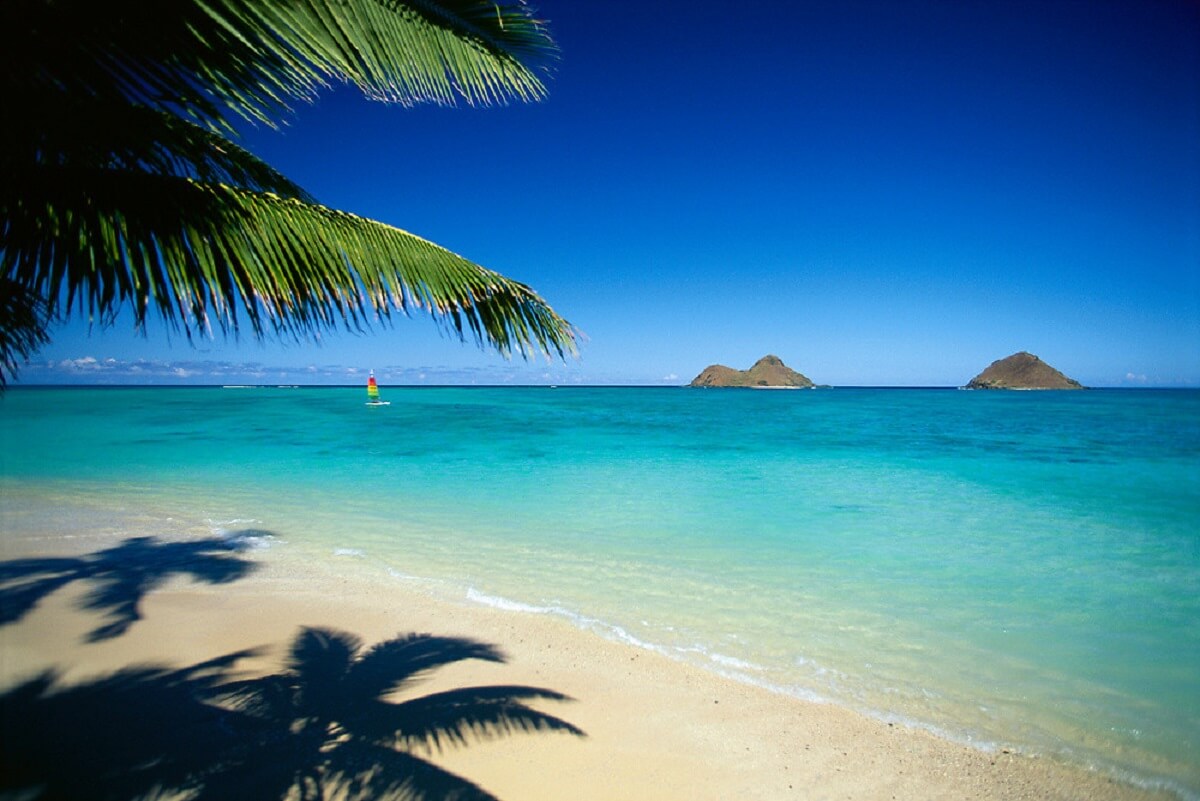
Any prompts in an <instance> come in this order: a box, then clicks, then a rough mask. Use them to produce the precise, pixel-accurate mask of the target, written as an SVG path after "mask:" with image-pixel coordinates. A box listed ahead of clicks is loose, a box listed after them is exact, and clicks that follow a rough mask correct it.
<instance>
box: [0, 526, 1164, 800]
mask: <svg viewBox="0 0 1200 801" xmlns="http://www.w3.org/2000/svg"><path fill="white" fill-rule="evenodd" d="M45 533H46V534H47V535H50V536H49V538H47V539H44V540H39V539H31V538H26V539H24V540H19V541H18V542H15V543H14V542H7V541H6V542H5V552H4V554H3V556H4V560H5V561H10V560H13V559H16V558H21V557H33V556H61V555H65V554H67V553H77V554H83V553H90V552H92V551H94V550H95V548H94V547H93V546H94V545H95V544H96V542H95V541H103V540H104V539H106V538H107V537H110V536H112V535H103V536H101V535H97V536H95V537H84V538H79V539H78V540H73V541H68V540H66V539H57V540H55V539H53V537H52V532H45ZM119 539H121V538H120V537H113V541H114V542H115V541H117V540H119ZM48 546H52V547H48ZM273 550H274V549H267V550H265V551H249V552H247V553H246V555H247V558H249V559H251V560H253V561H254V562H255V563H257V564H258V565H259V567H258V569H256V570H255V571H253V572H251V573H250V574H249V575H247V576H244V577H241V578H239V579H238V580H236V581H231V582H229V583H222V584H205V583H198V582H196V581H194V580H191V579H189V578H185V577H178V576H177V577H174V578H171V579H169V580H168V581H167V582H166V583H165V584H163V585H162V586H160V587H158V588H156V589H155V590H153V591H152V592H149V593H148V594H146V595H145V596H144V597H143V598H142V599H141V611H142V619H140V620H138V621H136V622H134V623H133V624H132V625H130V626H129V627H128V629H127V630H126V631H125V632H124V633H123V634H121V635H120V636H117V637H113V638H111V639H106V640H103V641H98V642H91V643H89V642H87V641H86V640H87V636H88V632H89V631H90V630H92V629H93V627H94V626H95V625H96V623H97V615H96V613H95V612H85V611H80V609H79V606H80V603H81V601H82V600H83V594H84V592H85V591H86V590H87V589H88V588H87V586H86V585H87V584H88V582H83V581H79V582H74V583H73V584H72V585H70V586H67V587H65V588H63V589H61V590H59V591H57V592H54V593H52V594H50V595H48V596H47V597H45V598H44V600H43V601H42V603H41V604H39V605H38V606H37V607H36V608H34V609H33V610H32V611H31V612H29V613H28V614H27V615H26V616H25V617H24V618H23V619H21V620H20V621H18V622H17V623H14V624H11V625H8V626H5V627H4V628H3V629H0V643H2V644H3V649H2V659H0V668H2V669H0V674H2V676H0V678H2V680H3V685H4V688H5V689H7V688H9V687H11V686H12V685H13V683H14V681H16V680H18V679H20V678H24V677H28V676H30V675H31V674H33V673H36V672H37V671H39V670H43V669H46V668H48V667H53V668H56V669H59V670H61V671H62V679H63V681H65V682H67V683H68V684H70V683H74V682H80V681H85V680H87V679H89V678H92V677H95V676H97V675H99V674H104V673H107V672H112V671H116V670H120V669H122V668H126V667H128V666H129V665H132V664H138V663H146V662H158V663H168V664H172V665H174V666H177V667H178V666H183V665H189V664H195V663H198V662H200V661H202V660H206V659H212V658H214V657H217V656H220V655H222V654H228V653H231V652H233V651H236V650H239V649H243V648H252V647H260V646H267V647H268V650H267V652H266V653H265V654H264V655H262V656H259V657H254V658H252V659H249V660H245V661H244V664H239V667H240V668H243V669H247V670H250V671H259V672H272V671H275V670H278V669H279V666H280V660H281V659H282V658H283V656H284V655H285V653H286V646H287V644H288V642H289V641H290V640H291V638H292V637H293V636H294V635H295V633H296V632H297V631H298V629H299V627H301V626H320V627H329V628H333V629H339V630H343V631H348V632H351V633H353V634H354V635H356V636H357V637H360V638H361V639H362V640H363V641H364V642H365V643H366V644H368V645H369V644H372V643H376V642H380V641H383V640H386V639H389V638H391V637H395V636H397V635H398V634H402V633H408V632H427V633H430V634H433V635H437V636H447V637H464V638H471V639H473V640H477V641H481V642H484V643H489V644H492V645H495V646H497V647H498V648H499V649H501V650H502V651H503V652H504V653H505V654H506V655H507V661H506V662H505V663H503V664H496V663H491V662H476V661H470V662H460V663H456V664H453V665H449V666H447V667H445V668H443V669H441V670H438V671H437V672H436V673H434V674H433V675H432V676H431V677H430V679H429V680H428V681H426V682H424V683H422V684H421V685H419V686H418V687H417V688H416V692H417V693H418V694H424V693H429V692H435V691H439V690H451V689H454V688H456V687H457V688H461V687H467V686H475V685H500V684H502V685H514V684H515V685H531V686H535V687H541V688H547V689H549V690H553V691H555V692H557V693H562V694H564V695H566V696H569V697H571V698H573V699H574V701H571V702H549V701H547V702H541V701H539V702H537V703H536V704H535V705H534V706H535V707H536V708H537V709H539V710H540V711H542V712H544V713H546V714H549V715H554V716H557V717H559V718H561V719H563V720H565V721H567V722H569V723H570V724H572V725H574V726H577V727H579V728H580V729H582V730H583V731H584V732H586V735H587V736H586V737H575V736H571V735H568V734H564V733H560V732H556V733H540V732H534V733H519V734H514V735H513V736H510V737H501V738H494V739H493V738H487V737H483V738H478V737H476V738H468V743H467V746H466V747H461V748H452V749H448V750H445V751H442V752H441V753H438V754H429V755H426V754H424V752H421V753H422V755H423V756H428V758H429V759H430V760H431V761H433V762H434V763H435V764H437V765H439V766H441V767H442V768H444V769H446V770H449V771H451V772H453V773H455V774H458V775H460V776H463V777H466V778H468V779H469V780H471V781H473V782H476V783H478V784H479V785H480V786H482V787H483V788H485V789H486V790H487V791H489V792H491V793H494V794H495V795H497V796H498V797H500V798H510V799H513V798H528V799H538V798H560V797H563V796H565V795H568V794H569V795H571V796H573V797H580V798H584V799H588V798H596V799H599V798H607V799H611V798H617V799H620V798H628V799H635V798H646V797H678V798H695V799H709V798H712V799H717V798H730V797H743V798H786V797H795V798H826V797H829V798H834V797H839V798H845V797H850V798H868V799H873V798H881V799H888V798H897V799H913V800H914V801H916V799H931V798H945V799H951V798H966V797H970V798H983V799H991V798H995V799H1001V798H1020V797H1037V798H1050V799H1085V798H1087V799H1130V800H1131V801H1132V799H1170V798H1178V797H1179V796H1178V795H1176V794H1175V793H1172V792H1169V791H1167V790H1161V789H1146V788H1142V787H1138V786H1135V785H1133V784H1128V783H1124V782H1122V781H1120V780H1118V779H1116V778H1115V777H1111V776H1109V775H1107V774H1105V773H1102V772H1099V771H1093V770H1089V769H1087V768H1085V767H1080V766H1072V765H1068V764H1064V763H1061V762H1059V761H1057V760H1053V759H1049V758H1043V757H1037V756H1025V755H1021V754H1018V753H1013V752H1010V751H1008V750H1000V751H996V752H988V751H984V750H980V749H978V748H973V747H971V746H969V745H964V744H961V743H956V742H953V741H952V740H949V739H945V738H942V737H939V736H936V735H935V734H933V733H930V732H928V731H926V730H924V729H921V728H916V727H911V726H906V725H902V724H899V723H895V722H887V721H885V720H882V719H878V718H874V717H870V716H867V715H864V714H861V713H858V712H855V711H853V710H851V709H848V708H845V707H842V706H836V705H834V704H831V703H821V702H816V701H811V700H805V699H802V698H799V697H796V696H794V695H786V694H781V693H779V692H777V691H772V690H770V689H766V688H764V687H760V686H756V685H753V684H750V683H746V682H741V681H738V680H737V679H734V678H730V677H727V676H721V675H718V674H717V673H714V672H711V671H707V670H705V669H703V668H701V667H699V666H695V665H691V664H687V663H684V662H681V661H677V660H674V659H672V658H670V657H669V656H666V655H664V654H662V653H659V652H657V651H655V650H651V649H647V648H640V647H637V646H635V645H632V644H627V643H621V642H616V641H614V640H612V639H610V638H607V637H604V636H602V635H600V634H598V633H595V632H589V631H585V630H583V629H581V628H579V627H578V626H577V625H575V624H573V623H572V622H571V621H569V620H567V619H565V618H560V617H558V616H552V615H545V614H537V613H534V612H529V611H519V610H512V609H503V608H499V607H498V606H496V605H484V604H481V603H477V602H472V601H470V600H469V599H467V598H463V599H462V600H461V601H454V600H452V599H450V598H447V597H434V593H432V592H429V591H427V590H422V589H421V588H420V587H419V585H408V582H405V581H401V580H397V581H395V582H392V583H389V584H388V585H387V586H386V588H385V589H384V591H381V584H380V582H378V581H376V580H373V578H372V576H371V575H370V571H368V570H364V569H362V567H363V566H362V565H361V564H353V563H347V562H343V561H341V560H336V559H335V560H333V561H332V562H329V563H324V564H322V563H317V562H313V563H310V564H305V563H304V562H303V561H302V560H297V559H287V558H282V555H281V554H278V553H272V551H273ZM51 551H60V553H51Z"/></svg>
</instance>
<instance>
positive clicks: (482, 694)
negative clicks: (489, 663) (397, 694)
mask: <svg viewBox="0 0 1200 801" xmlns="http://www.w3.org/2000/svg"><path fill="white" fill-rule="evenodd" d="M537 700H547V701H570V700H571V699H570V698H569V697H567V696H565V695H563V694H562V693H558V692H554V691H553V690H546V689H542V688H540V687H525V686H519V685H495V686H489V687H463V688H461V689H455V690H449V691H446V692H441V693H433V694H431V695H425V696H422V697H420V698H415V699H413V700H410V701H405V702H403V703H400V704H394V705H391V704H387V705H380V706H381V707H383V706H390V707H392V708H391V709H386V710H385V709H379V710H377V711H376V712H375V713H374V714H364V715H362V716H361V717H358V718H356V719H355V720H354V721H353V728H352V731H353V733H355V734H360V735H364V736H371V737H374V738H378V740H377V741H381V742H389V741H394V742H395V743H396V744H397V745H400V746H401V747H405V748H412V747H414V746H422V747H427V748H431V749H435V750H436V749H441V748H443V747H446V746H463V745H468V744H469V743H470V741H471V740H472V739H488V738H493V737H501V736H507V735H510V734H520V733H530V732H538V731H546V732H564V733H567V734H573V735H575V736H576V737H584V736H586V735H585V733H584V732H583V730H581V729H579V728H578V727H577V726H575V725H573V724H571V723H568V722H567V721H565V720H563V719H562V718H558V717H555V716H554V715H548V714H546V713H544V712H539V711H538V710H536V709H533V708H532V707H529V706H526V705H525V702H526V701H537ZM348 727H349V726H348ZM383 727H390V728H391V731H390V732H386V731H383Z"/></svg>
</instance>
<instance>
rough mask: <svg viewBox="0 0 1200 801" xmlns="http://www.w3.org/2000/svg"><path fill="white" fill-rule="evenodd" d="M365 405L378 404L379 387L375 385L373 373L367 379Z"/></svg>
mask: <svg viewBox="0 0 1200 801" xmlns="http://www.w3.org/2000/svg"><path fill="white" fill-rule="evenodd" d="M367 403H379V385H378V384H376V383H375V371H374V370H372V371H371V375H370V377H369V378H368V379H367Z"/></svg>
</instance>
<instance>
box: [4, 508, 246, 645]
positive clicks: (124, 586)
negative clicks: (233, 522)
mask: <svg viewBox="0 0 1200 801" xmlns="http://www.w3.org/2000/svg"><path fill="white" fill-rule="evenodd" d="M264 535H266V532H261V531H241V532H237V533H235V534H234V535H232V536H230V537H223V538H222V537H210V538H206V539H202V540H193V541H187V542H170V541H163V540H159V539H157V538H155V537H131V538H129V539H127V540H125V541H124V542H122V543H121V544H120V545H117V546H115V547H112V548H107V549H105V550H103V551H97V552H96V553H92V554H87V555H86V556H79V557H65V558H41V559H39V558H34V559H14V560H11V561H8V562H4V563H0V624H7V623H15V622H17V621H19V620H20V619H21V618H23V617H24V616H25V615H27V614H29V613H30V612H31V611H33V609H34V607H36V606H37V605H38V604H39V603H41V601H42V600H43V599H44V598H46V597H47V596H48V595H50V594H51V593H53V592H55V591H57V590H59V589H61V588H63V587H65V586H67V585H68V584H71V583H72V582H75V581H87V582H90V583H91V584H92V585H93V586H92V588H91V589H90V590H89V591H88V593H87V595H85V596H84V598H83V599H82V601H81V605H82V607H83V608H84V609H87V610H89V611H96V612H100V613H102V614H104V615H105V616H106V617H107V618H109V621H108V622H107V623H104V624H102V625H100V626H97V627H96V628H95V629H93V630H92V631H91V632H90V633H89V634H88V637H87V640H88V642H98V641H100V640H107V639H111V638H113V637H117V636H120V635H121V634H124V633H125V632H126V631H127V630H128V629H129V627H130V626H132V625H133V624H134V623H135V622H137V621H138V620H141V618H142V612H141V603H142V599H143V598H144V597H145V596H146V595H147V593H149V592H151V591H152V590H154V589H156V588H157V587H159V586H161V585H162V584H163V583H164V582H166V581H167V580H168V579H170V578H173V577H174V576H180V575H185V576H190V577H191V578H193V579H195V580H197V581H203V582H206V583H208V584H227V583H229V582H231V581H236V580H238V579H240V578H244V577H245V576H247V575H249V574H250V573H251V571H253V570H254V568H255V565H254V563H252V562H249V561H247V560H246V559H243V558H241V557H239V556H237V554H238V553H240V552H241V551H244V550H245V549H246V547H247V544H246V543H247V541H248V539H249V538H250V537H257V536H264Z"/></svg>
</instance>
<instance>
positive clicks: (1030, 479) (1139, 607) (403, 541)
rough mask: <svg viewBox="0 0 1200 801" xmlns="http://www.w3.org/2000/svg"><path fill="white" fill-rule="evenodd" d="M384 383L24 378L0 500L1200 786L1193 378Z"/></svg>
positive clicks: (2, 426)
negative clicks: (851, 383) (113, 520)
mask: <svg viewBox="0 0 1200 801" xmlns="http://www.w3.org/2000/svg"><path fill="white" fill-rule="evenodd" d="M383 393H384V396H385V397H386V398H387V399H389V400H391V402H392V405H391V406H388V407H383V408H367V407H365V406H364V405H363V402H362V401H363V400H364V393H363V390H361V389H330V388H320V389H315V388H314V389H238V390H232V389H229V390H224V389H219V388H203V389H180V388H170V389H167V388H158V389H146V388H136V389H133V388H130V389H125V388H121V389H71V390H62V389H54V390H50V389H44V390H43V389H27V388H16V389H12V390H10V391H9V392H8V393H6V394H5V395H4V396H3V398H2V399H0V443H2V444H3V457H2V462H0V465H2V471H0V477H2V478H3V481H4V485H3V486H4V488H5V492H4V499H3V509H4V511H5V512H6V514H5V517H4V518H3V519H5V520H7V521H10V522H11V523H12V525H13V526H16V525H17V524H16V523H15V522H12V521H17V520H19V519H20V517H19V515H17V514H16V512H17V511H18V510H20V509H21V508H23V507H22V504H26V505H28V504H29V503H36V502H37V498H38V497H39V493H41V492H43V491H45V490H47V489H49V490H54V489H55V488H58V489H59V490H61V491H65V492H67V493H69V494H76V495H79V496H81V497H82V496H88V497H91V498H97V497H103V498H108V499H109V500H111V501H113V502H114V508H117V507H120V508H121V509H126V510H137V511H138V513H139V514H140V515H141V517H140V518H139V523H138V525H147V520H146V517H147V515H148V516H149V520H150V521H151V523H152V521H153V519H154V515H156V514H157V515H168V514H181V513H182V514H191V515H194V516H196V517H197V518H198V519H197V522H198V523H199V522H203V521H202V520H200V519H199V518H204V519H209V520H234V519H237V520H243V521H244V520H253V521H255V524H256V525H258V526H260V527H262V528H265V529H268V530H270V531H272V532H275V533H277V534H278V535H279V537H280V539H281V541H283V542H284V543H285V544H284V545H282V546H281V547H283V548H294V549H297V550H302V551H304V552H305V553H311V554H318V555H321V557H322V558H324V557H327V558H329V559H345V558H347V557H350V558H353V559H358V560H362V561H365V562H369V563H370V564H372V565H384V566H386V567H387V568H388V569H389V570H391V571H393V573H394V574H395V576H397V580H402V577H413V576H416V577H423V578H430V579H437V580H439V581H441V582H444V583H445V584H446V585H448V586H453V587H458V588H463V589H464V590H465V591H467V592H469V593H470V595H471V597H473V598H475V599H476V600H478V601H479V602H481V603H495V604H509V605H519V606H521V607H522V608H526V609H528V610H529V611H531V612H542V613H550V614H560V615H566V616H568V617H570V618H571V619H573V620H574V621H576V622H577V623H578V624H579V625H581V626H585V627H588V628H593V629H596V630H598V631H600V632H601V633H604V634H606V635H607V636H615V637H622V638H626V639H630V640H633V641H636V642H638V643H641V644H643V645H644V646H646V647H652V648H655V649H658V650H662V651H664V652H666V653H669V654H671V655H673V656H676V657H678V658H681V659H687V660H689V661H693V662H696V663H699V664H702V665H704V666H706V667H708V668H710V669H713V670H718V671H721V672H723V673H727V674H729V675H733V676H736V677H738V678H741V679H743V680H747V681H754V682H758V683H761V684H765V685H768V686H771V687H774V688H778V689H781V690H783V691H785V692H790V693H794V694H798V695H802V696H805V697H815V698H822V699H828V700H832V701H835V702H838V703H843V704H847V705H849V706H852V707H854V708H857V709H861V710H864V711H867V712H869V713H871V714H876V715H879V716H882V717H885V718H888V719H895V720H902V721H905V722H909V723H913V724H916V725H922V726H926V727H929V728H932V729H934V730H937V731H939V732H941V733H943V734H946V735H948V736H951V737H954V738H957V739H960V740H963V741H969V742H973V743H976V744H979V745H982V746H985V747H986V746H994V745H1000V744H1003V745H1006V746H1013V747H1017V748H1020V749H1022V750H1026V751H1031V752H1037V753H1048V754H1054V755H1057V756H1060V757H1063V758H1066V759H1070V760H1073V761H1077V762H1082V763H1085V764H1092V765H1096V766H1099V767H1101V768H1103V769H1106V770H1110V771H1114V772H1117V773H1120V774H1121V775H1124V776H1127V777H1134V778H1137V779H1139V780H1142V781H1145V782H1148V783H1152V784H1153V783H1162V784H1165V785H1167V786H1171V787H1174V788H1175V789H1176V790H1179V791H1181V792H1182V793H1183V794H1184V795H1186V796H1190V797H1197V796H1200V739H1198V738H1200V734H1198V733H1200V526H1198V525H1197V522H1196V521H1197V517H1198V512H1200V392H1195V391H1151V390H1143V391H1115V390H1114V391H1088V392H1078V393H1062V392H1018V393H988V392H958V391H953V390H889V389H834V390H820V391H811V392H808V391H805V392H753V391H720V390H686V389H678V388H671V389H661V388H656V389H649V388H629V389H615V388H595V389H580V388H572V389H557V390H555V389H550V388H523V389H517V388H506V389H465V388H442V389H398V388H389V387H384V388H383ZM180 510H184V511H182V512H181V511H180ZM384 575H386V574H384Z"/></svg>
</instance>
